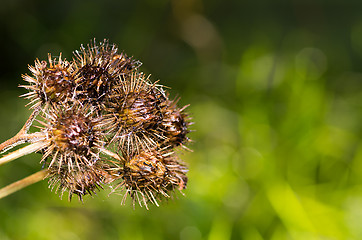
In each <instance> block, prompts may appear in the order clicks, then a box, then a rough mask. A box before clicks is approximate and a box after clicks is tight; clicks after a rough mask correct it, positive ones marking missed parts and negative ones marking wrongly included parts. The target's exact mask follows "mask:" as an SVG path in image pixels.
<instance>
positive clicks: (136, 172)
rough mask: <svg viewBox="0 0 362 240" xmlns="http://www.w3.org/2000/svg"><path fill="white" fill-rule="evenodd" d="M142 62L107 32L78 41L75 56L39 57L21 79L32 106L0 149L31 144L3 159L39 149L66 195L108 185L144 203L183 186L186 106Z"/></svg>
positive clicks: (54, 182) (58, 188) (48, 175)
mask: <svg viewBox="0 0 362 240" xmlns="http://www.w3.org/2000/svg"><path fill="white" fill-rule="evenodd" d="M140 65H141V63H140V62H139V61H137V60H135V59H133V58H132V57H128V56H127V55H126V54H125V53H123V52H119V51H118V47H117V46H116V45H114V44H109V43H108V41H107V40H104V41H103V42H100V43H96V42H95V41H93V42H91V43H90V44H88V45H87V46H86V47H84V46H81V48H80V50H78V51H75V52H74V57H73V59H72V61H67V60H66V59H63V58H62V56H61V54H60V55H59V56H58V57H53V56H51V55H50V54H49V57H48V60H47V61H39V60H36V61H35V65H34V66H29V69H30V72H31V74H29V75H23V79H24V80H25V81H26V82H27V83H26V84H24V85H23V86H22V87H24V88H26V89H27V90H28V93H26V94H24V95H23V97H25V98H26V99H28V100H29V104H28V105H29V106H30V108H31V109H33V113H32V115H31V116H30V117H29V119H28V121H27V123H26V124H25V125H24V127H23V129H22V130H21V131H20V132H19V133H18V134H17V135H16V136H15V137H14V138H13V139H9V140H8V141H6V142H5V143H3V144H2V145H0V150H2V151H3V152H6V151H8V150H10V149H11V148H13V147H14V146H16V145H19V144H24V143H29V144H28V145H27V146H26V147H24V148H22V149H20V150H22V151H21V153H19V150H16V151H14V152H11V153H9V154H7V155H5V156H4V157H3V159H5V161H9V160H10V159H14V158H18V157H20V156H23V155H25V154H28V153H31V152H36V151H38V152H41V153H42V155H43V156H42V158H41V161H40V162H41V163H42V166H43V168H44V169H46V178H48V181H49V185H50V187H51V188H52V189H55V191H56V192H58V193H59V194H60V196H62V195H63V193H64V192H68V196H69V199H71V198H72V196H73V195H77V196H78V197H79V199H81V200H82V198H83V197H84V196H85V195H87V194H89V195H92V194H94V193H96V192H97V191H99V190H102V189H104V188H105V186H110V187H111V189H112V192H115V191H116V192H122V193H123V198H122V203H123V202H124V201H125V200H126V198H127V196H130V197H131V198H132V199H133V203H134V204H135V203H139V204H140V205H141V206H146V207H147V205H148V203H153V204H156V205H158V202H159V201H160V200H162V199H167V198H170V197H172V196H173V195H174V192H175V190H180V191H181V190H183V189H185V188H186V184H187V177H186V173H187V171H188V169H187V167H186V165H185V164H184V163H183V162H182V161H181V160H180V159H179V157H178V155H177V153H176V152H179V151H178V149H182V148H186V149H187V147H186V144H187V143H188V142H189V141H190V140H189V138H188V137H187V134H188V133H189V132H190V130H189V126H190V124H191V122H190V118H189V116H188V114H187V113H186V112H185V108H186V107H187V106H184V107H181V108H180V107H178V106H177V102H178V99H170V98H169V95H168V93H167V92H166V91H165V90H164V87H163V86H162V85H160V84H158V83H157V82H151V80H150V79H149V77H147V76H145V74H144V73H142V72H140V71H139V67H140ZM34 120H36V121H34ZM35 123H36V124H35ZM30 126H35V127H36V129H37V130H36V131H35V132H33V133H29V128H30ZM0 161H1V159H0Z"/></svg>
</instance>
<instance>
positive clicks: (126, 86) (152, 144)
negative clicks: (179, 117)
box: [105, 74, 167, 155]
mask: <svg viewBox="0 0 362 240" xmlns="http://www.w3.org/2000/svg"><path fill="white" fill-rule="evenodd" d="M117 94H118V95H116V97H115V98H114V99H115V101H112V102H109V105H110V107H109V108H108V112H109V114H108V115H107V116H105V119H106V120H105V122H108V124H109V126H110V127H109V131H110V132H111V133H113V140H112V141H116V142H118V143H119V148H120V149H119V150H120V151H122V152H126V153H127V154H128V155H134V154H137V153H139V152H140V151H141V150H149V149H153V148H156V147H158V146H159V144H158V143H159V142H161V140H160V139H159V138H163V136H162V135H161V134H160V130H161V129H158V125H159V123H160V122H161V121H162V118H163V116H162V108H163V106H164V104H165V103H166V100H167V98H166V95H165V93H164V92H163V90H162V88H161V87H160V86H156V85H155V84H151V83H150V82H149V80H148V79H145V77H144V75H143V74H134V75H132V77H131V79H130V80H129V81H123V82H122V85H121V87H119V88H118V90H117Z"/></svg>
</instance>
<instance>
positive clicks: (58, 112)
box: [41, 102, 103, 171]
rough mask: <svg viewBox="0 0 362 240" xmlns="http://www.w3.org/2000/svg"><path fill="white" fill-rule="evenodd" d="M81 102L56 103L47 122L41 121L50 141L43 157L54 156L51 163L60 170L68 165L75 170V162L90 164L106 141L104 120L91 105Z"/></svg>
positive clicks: (76, 163)
mask: <svg viewBox="0 0 362 240" xmlns="http://www.w3.org/2000/svg"><path fill="white" fill-rule="evenodd" d="M78 104H79V103H77V102H76V103H74V105H72V106H71V107H70V106H67V107H66V106H64V105H62V106H54V107H53V108H51V109H49V113H45V117H44V118H45V120H46V122H41V123H42V124H43V127H41V128H42V131H44V132H46V134H47V135H48V139H49V141H50V144H49V147H47V149H46V150H45V154H44V156H43V160H45V159H46V158H47V157H48V156H50V157H51V162H50V163H49V167H51V166H53V165H55V166H57V167H58V169H59V170H60V169H62V168H63V167H65V166H66V167H67V168H68V169H69V171H71V169H73V167H74V166H77V167H78V168H80V165H82V164H84V165H88V166H90V165H92V164H93V163H94V162H95V161H97V159H98V158H99V146H102V144H103V143H102V142H101V139H102V137H103V135H102V134H103V133H102V130H101V128H100V125H99V124H100V122H101V121H100V119H99V118H98V117H95V116H94V115H93V111H92V110H91V108H90V107H89V106H85V107H82V106H81V105H78Z"/></svg>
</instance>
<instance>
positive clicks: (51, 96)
mask: <svg viewBox="0 0 362 240" xmlns="http://www.w3.org/2000/svg"><path fill="white" fill-rule="evenodd" d="M29 70H30V71H31V72H32V75H33V76H29V75H27V74H25V75H23V79H24V80H25V81H27V82H28V83H29V84H30V85H23V86H21V87H24V88H26V89H28V90H29V91H30V92H29V93H26V94H24V95H22V96H24V97H25V98H27V99H30V100H31V102H30V103H29V104H30V105H32V108H37V107H39V106H44V105H45V104H46V103H59V102H65V101H66V100H67V99H68V98H71V97H72V95H73V91H74V86H75V85H74V84H75V83H74V74H73V66H72V64H71V63H69V62H68V61H66V60H63V59H62V56H61V54H60V55H59V57H58V58H54V59H52V56H51V54H49V55H48V62H46V61H41V62H40V61H39V60H38V59H37V60H36V61H35V66H29Z"/></svg>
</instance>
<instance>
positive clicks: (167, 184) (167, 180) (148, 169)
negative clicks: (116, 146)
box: [118, 151, 187, 207]
mask: <svg viewBox="0 0 362 240" xmlns="http://www.w3.org/2000/svg"><path fill="white" fill-rule="evenodd" d="M170 154H171V153H165V154H161V153H160V152H157V151H152V152H142V153H140V154H138V155H136V156H134V157H132V158H130V159H126V163H125V166H124V167H123V168H122V169H120V174H119V178H120V179H122V181H121V183H120V184H119V185H118V187H121V188H125V189H126V194H129V195H130V196H131V198H132V199H133V201H134V203H135V202H136V201H138V203H139V204H140V205H141V206H142V205H144V206H146V207H147V203H148V202H151V203H153V204H156V205H158V202H157V199H160V198H161V197H166V198H169V197H170V196H171V194H172V192H173V190H175V189H179V190H183V189H185V188H186V184H187V177H186V175H185V174H186V172H187V168H186V167H185V166H184V165H183V164H182V163H181V162H180V161H179V160H178V159H177V158H176V157H175V156H170ZM126 197H127V196H126V195H125V197H124V200H125V199H126Z"/></svg>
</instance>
